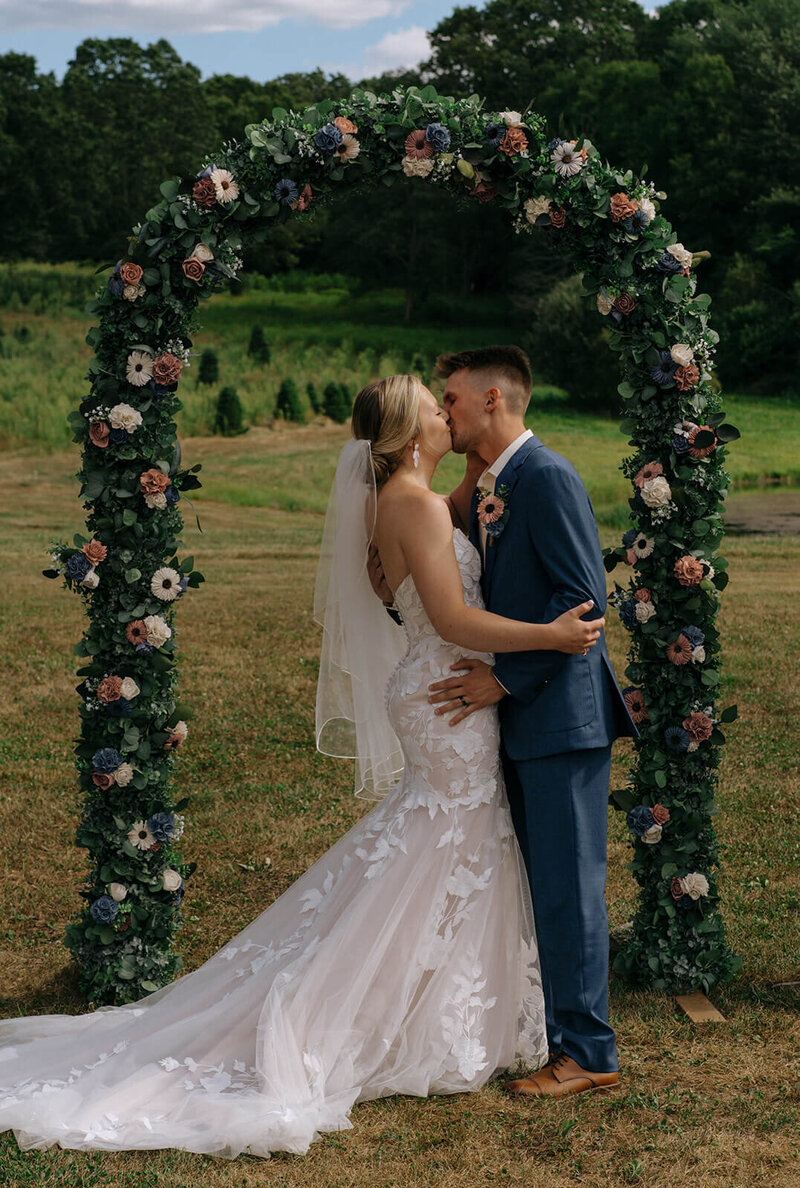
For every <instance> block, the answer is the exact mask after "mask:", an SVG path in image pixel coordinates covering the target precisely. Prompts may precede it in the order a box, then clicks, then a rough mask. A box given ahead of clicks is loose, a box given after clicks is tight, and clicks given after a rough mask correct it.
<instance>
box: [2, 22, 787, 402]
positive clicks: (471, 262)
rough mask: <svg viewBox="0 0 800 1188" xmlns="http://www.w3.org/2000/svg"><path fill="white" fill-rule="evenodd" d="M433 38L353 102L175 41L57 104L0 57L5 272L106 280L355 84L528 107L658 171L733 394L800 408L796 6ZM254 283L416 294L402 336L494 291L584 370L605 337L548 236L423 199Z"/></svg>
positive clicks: (304, 238)
mask: <svg viewBox="0 0 800 1188" xmlns="http://www.w3.org/2000/svg"><path fill="white" fill-rule="evenodd" d="M430 37H431V55H430V58H429V60H428V61H426V62H425V63H423V64H422V65H421V67H420V68H419V69H418V70H415V71H399V72H393V73H390V74H384V75H381V76H378V77H375V78H369V79H362V80H350V79H347V78H345V77H344V76H343V75H326V74H324V73H323V72H322V71H321V70H315V71H312V72H308V73H295V74H286V75H283V76H281V77H279V78H276V79H273V80H271V81H269V82H266V83H259V82H255V81H253V80H252V79H250V78H247V77H239V76H235V75H230V74H224V75H213V76H212V77H210V78H207V79H203V78H202V77H201V75H200V71H199V70H198V69H197V68H196V67H195V66H193V65H192V64H191V63H189V62H184V61H183V60H182V59H181V58H180V56H179V55H178V54H177V53H176V51H175V50H174V49H173V47H172V46H171V45H170V44H169V43H168V42H167V41H164V40H161V41H158V42H156V43H154V44H151V45H148V46H142V45H139V44H138V43H137V42H135V41H133V40H131V39H127V38H113V39H109V40H97V39H88V40H86V41H84V42H83V43H82V44H81V45H79V46H78V48H77V50H76V52H75V57H74V59H73V60H72V61H71V62H70V64H69V66H68V68H67V70H66V73H65V75H64V77H63V79H62V80H61V81H60V82H59V81H58V80H57V79H56V78H55V77H54V75H53V74H51V73H40V72H39V71H38V69H37V65H36V61H35V59H34V58H32V57H30V56H28V55H24V54H17V53H7V54H5V55H1V56H0V151H2V155H3V161H4V169H3V170H2V172H0V209H2V211H3V215H2V219H0V258H3V259H5V260H14V259H22V258H25V259H35V260H49V261H63V260H90V261H97V262H98V263H100V262H105V261H107V260H111V259H115V258H116V257H117V256H118V255H119V251H120V248H121V245H122V244H123V243H124V239H125V236H126V234H127V232H128V230H129V228H130V227H131V226H132V225H133V224H134V223H136V222H137V221H139V219H140V218H141V217H142V214H143V212H144V211H145V210H146V209H147V208H148V207H149V206H150V205H151V204H152V201H153V200H154V197H155V195H156V194H157V190H158V185H159V183H160V181H162V180H163V179H164V178H165V177H169V176H173V175H176V174H180V175H182V176H188V175H191V174H192V173H193V172H194V171H195V170H196V168H197V163H198V161H199V160H200V158H201V157H202V156H203V155H204V154H205V153H206V152H208V151H209V150H213V148H214V147H215V146H217V145H221V144H222V143H224V142H225V141H226V140H228V139H232V138H239V137H240V136H241V134H242V131H243V128H244V126H245V124H248V123H252V122H255V121H257V120H259V119H261V118H264V117H268V116H269V115H270V112H271V110H272V108H273V107H275V106H280V107H286V108H289V107H292V108H295V109H297V108H303V107H305V106H307V105H309V104H311V103H313V102H315V101H317V100H319V99H321V98H325V97H336V96H337V95H342V96H344V95H346V94H347V93H348V92H349V91H350V90H351V89H352V86H353V85H354V82H357V83H358V85H363V86H367V87H368V88H369V89H371V90H374V91H381V90H391V89H393V87H395V86H397V85H401V86H408V85H413V84H420V83H427V82H431V83H433V84H434V85H435V86H436V87H437V89H438V90H439V91H440V93H443V94H451V95H454V96H462V95H468V94H471V93H478V94H480V95H482V96H484V97H485V99H486V107H487V110H503V109H507V108H511V109H517V110H524V109H526V108H527V107H528V106H529V105H530V106H532V107H533V108H534V109H535V110H536V111H538V112H540V113H542V114H543V115H544V116H545V117H546V118H547V120H548V123H549V125H550V127H551V129H552V133H553V135H554V136H559V135H560V136H568V137H574V136H576V135H586V136H588V137H589V138H590V139H591V140H592V141H593V142H594V143H595V144H596V145H597V147H598V148H599V150H600V152H601V153H602V155H603V156H604V157H606V158H607V159H608V160H610V161H612V162H613V163H614V164H615V165H617V166H619V167H620V168H622V169H626V168H632V169H634V170H635V171H640V170H641V169H642V167H643V166H645V165H647V168H648V176H649V177H651V178H653V180H655V181H656V183H657V185H658V187H659V189H662V190H664V191H665V192H666V193H667V199H666V201H665V203H664V211H665V213H666V215H667V217H668V218H670V219H671V221H672V222H673V224H674V225H675V226H676V228H677V229H678V231H679V235H680V238H681V239H682V241H683V242H684V243H685V244H686V245H687V246H688V247H690V248H691V249H692V250H694V251H701V250H702V251H707V252H710V259H709V260H708V261H707V262H706V263H705V264H703V265H702V272H701V283H702V287H703V288H704V289H706V290H707V291H710V292H711V293H712V295H713V297H714V300H715V310H716V319H715V324H716V325H717V328H718V329H719V330H720V332H721V334H722V342H721V344H720V358H719V362H720V371H721V374H722V377H723V380H724V381H725V382H726V384H727V385H728V386H730V387H736V388H739V389H742V388H748V389H749V390H752V391H764V392H773V393H774V392H784V391H785V392H790V391H795V392H796V391H797V390H798V387H799V386H800V384H799V383H798V380H797V374H798V364H800V345H798V344H800V231H799V230H798V227H800V155H799V154H798V152H797V148H796V145H795V143H794V136H795V134H796V133H795V129H796V121H797V115H798V112H800V0H736V2H733V3H732V2H730V0H671V3H669V4H667V5H665V6H664V7H662V8H660V9H659V10H657V12H656V13H654V14H651V13H648V12H646V11H645V10H644V9H643V8H642V6H641V5H640V4H639V3H637V0H538V2H536V0H490V2H489V3H488V4H486V5H485V6H484V7H483V8H480V9H477V8H472V7H464V8H457V9H456V10H455V11H454V12H453V13H452V14H451V15H450V16H448V17H446V18H445V19H444V20H442V21H441V22H440V23H439V24H438V25H437V26H436V27H435V28H434V29H433V30H432V31H431V34H430ZM247 263H248V266H249V267H250V268H255V269H258V270H260V271H264V272H267V273H274V272H276V271H281V270H285V269H290V268H304V269H309V270H314V271H330V272H344V273H346V274H349V275H351V276H354V277H357V278H360V279H361V281H362V283H363V284H364V285H381V286H386V285H391V286H401V287H405V289H406V291H407V293H408V302H407V315H408V317H409V319H410V320H413V318H414V316H415V307H416V308H419V306H420V304H422V306H423V308H430V306H431V302H434V304H435V300H436V299H441V300H446V297H447V295H448V294H459V295H464V294H468V293H470V292H491V291H497V292H498V293H502V294H503V295H504V296H506V297H507V298H508V299H509V301H510V302H512V303H513V304H514V305H515V307H516V308H517V309H518V310H522V311H526V312H529V313H530V314H531V324H532V325H534V326H536V325H538V326H539V335H538V342H537V341H536V335H535V334H534V342H533V345H534V346H538V347H539V349H541V350H543V351H544V352H545V353H546V352H547V351H548V350H549V351H550V352H551V354H552V353H553V352H554V350H555V349H556V345H557V351H556V353H557V354H560V353H561V352H562V351H563V348H564V346H566V347H567V348H569V344H570V343H571V344H572V350H570V351H569V353H570V354H572V355H573V358H578V359H580V358H581V357H582V356H583V357H586V356H585V354H584V352H587V351H591V349H592V344H593V342H594V341H595V340H596V338H597V336H598V335H599V334H600V333H601V329H600V328H598V326H597V319H596V318H591V319H590V320H587V319H588V318H589V315H590V311H587V309H586V306H585V304H581V302H580V299H579V297H578V290H577V288H576V286H575V285H574V282H573V281H572V280H571V279H570V278H569V277H567V276H566V275H565V273H564V265H563V264H562V263H561V262H560V260H558V259H557V258H556V257H555V255H554V254H553V253H552V252H551V250H550V245H549V242H548V237H547V235H546V234H543V235H542V236H541V237H540V236H535V237H524V242H522V241H521V240H520V239H518V238H516V237H515V236H514V235H513V234H512V233H511V232H510V231H509V229H508V228H507V227H506V226H505V225H504V224H503V223H502V221H501V219H500V218H499V216H498V215H497V214H496V213H495V212H493V211H492V210H491V208H488V207H481V208H480V209H478V208H475V209H471V210H465V211H461V212H454V211H453V210H452V209H451V204H450V202H449V201H448V199H447V198H446V196H444V195H441V194H439V193H437V192H435V191H434V190H433V188H432V187H425V186H424V185H413V184H409V185H404V186H402V187H400V188H399V189H397V190H393V191H390V192H388V193H387V192H385V191H384V192H381V193H374V194H370V193H367V194H365V195H363V197H362V199H361V200H360V201H359V202H358V203H355V204H352V203H350V204H342V205H340V206H338V207H332V208H329V209H327V210H320V211H318V212H317V213H316V214H315V216H314V218H310V219H305V220H297V221H295V222H290V223H289V224H287V225H286V226H284V227H282V228H281V229H280V230H279V232H278V233H276V235H275V236H273V237H271V238H270V241H269V242H268V243H266V244H264V245H259V246H258V248H256V249H254V251H253V253H252V255H251V257H250V258H249V259H248V261H247ZM554 336H555V338H554ZM559 336H560V337H559ZM556 340H557V343H556ZM576 348H577V349H576ZM553 378H556V377H553Z"/></svg>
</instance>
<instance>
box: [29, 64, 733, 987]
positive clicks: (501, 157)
mask: <svg viewBox="0 0 800 1188" xmlns="http://www.w3.org/2000/svg"><path fill="white" fill-rule="evenodd" d="M482 108H483V103H482V100H481V99H480V98H479V97H478V96H475V95H473V96H471V97H470V98H469V99H465V100H460V101H453V100H452V99H447V98H443V97H441V96H439V95H438V94H437V93H436V91H435V90H434V89H433V87H425V88H423V89H418V88H414V87H412V88H410V89H409V90H407V91H395V92H394V93H393V94H392V95H391V96H386V95H382V96H375V95H373V94H371V93H369V92H367V91H355V92H354V93H353V94H352V96H351V97H350V99H349V100H347V101H344V102H341V103H336V102H334V101H332V100H326V101H325V102H323V103H318V104H317V105H316V106H314V107H311V108H309V109H308V110H307V111H304V112H292V111H284V110H283V109H281V108H276V109H275V110H274V111H273V113H272V119H271V120H268V121H267V120H265V121H264V122H262V123H260V124H250V125H248V127H247V128H246V129H245V135H244V138H243V139H242V140H240V141H236V142H231V143H228V144H227V145H226V146H225V148H224V149H223V150H222V151H220V152H217V153H216V154H214V155H213V156H209V157H208V159H207V164H206V166H205V167H204V168H203V169H202V170H201V171H200V172H199V173H198V174H197V176H196V177H195V178H193V179H191V180H190V181H188V182H184V181H182V179H180V178H173V179H170V180H168V181H165V182H164V183H163V184H162V185H161V200H160V201H159V202H158V203H157V204H156V205H155V206H153V207H152V208H151V209H150V210H149V211H147V213H146V215H145V216H144V220H143V221H142V223H141V224H139V225H138V226H137V227H135V228H134V230H133V233H132V235H131V237H130V240H129V243H128V249H127V254H126V257H125V259H123V260H121V261H120V262H119V263H118V264H117V266H116V268H115V269H114V271H113V275H112V276H111V277H110V279H109V280H108V283H107V284H106V285H104V286H103V288H102V289H101V290H100V291H99V292H98V295H97V297H96V299H95V300H94V301H93V302H92V303H91V304H90V306H89V311H90V312H92V313H95V314H97V315H98V316H99V325H98V326H95V327H93V328H92V329H91V330H90V332H89V335H88V339H87V341H88V342H89V344H90V345H91V346H92V347H93V348H94V352H95V358H94V361H93V363H92V365H91V368H90V371H89V380H90V384H91V391H90V393H89V394H88V395H87V396H86V397H85V399H84V400H83V401H82V402H81V404H80V407H79V409H77V410H76V411H75V412H73V413H71V414H70V418H69V420H70V424H71V425H72V428H73V429H74V432H75V441H77V442H80V443H81V444H82V446H83V461H82V469H81V471H80V476H79V477H80V478H81V482H82V486H81V499H82V501H83V503H84V506H85V508H86V513H87V528H88V535H87V536H83V535H76V536H75V537H74V540H73V544H72V545H66V544H59V545H58V546H57V547H56V548H55V551H54V552H53V557H52V568H51V569H49V570H46V571H45V573H46V574H47V575H48V576H51V577H58V576H63V577H64V580H65V583H66V584H67V586H68V587H70V588H72V589H75V590H77V591H78V592H80V594H81V595H82V597H83V599H84V601H85V605H86V611H87V615H88V620H89V621H88V626H87V628H86V630H85V632H84V635H83V637H82V639H81V641H80V643H79V644H78V645H77V647H76V651H77V653H78V655H79V656H80V657H81V659H82V661H83V666H82V667H81V668H80V670H79V676H80V677H81V678H82V684H81V685H80V686H79V692H80V693H81V696H82V702H81V706H80V715H81V738H80V740H79V741H78V745H77V747H76V755H77V768H78V773H79V775H78V778H79V784H80V787H81V789H82V790H83V792H84V795H85V807H84V811H83V815H82V817H81V820H80V823H79V825H78V828H77V835H76V841H77V844H78V845H79V846H83V847H86V848H87V849H88V850H89V854H90V860H91V861H90V867H91V868H90V872H89V875H88V878H87V881H86V884H85V886H84V889H83V892H82V895H83V898H84V900H85V903H84V905H83V908H82V910H81V912H80V915H79V917H78V918H77V919H76V921H75V922H74V923H73V924H71V925H70V926H69V927H68V929H67V938H66V943H67V945H68V947H69V948H70V950H71V952H72V954H73V956H74V958H75V959H76V961H77V962H78V964H79V966H80V971H81V985H82V989H83V991H84V993H85V994H86V996H87V998H88V999H89V1000H90V1001H93V1002H97V1003H104V1002H113V1001H116V1002H125V1001H132V1000H135V999H137V998H139V997H140V996H141V995H142V994H144V993H147V992H150V991H153V990H155V989H157V988H158V987H159V986H161V985H163V984H165V983H166V982H167V981H169V980H170V979H171V978H172V977H173V976H174V975H175V973H176V972H177V971H178V969H179V968H180V959H179V957H178V956H177V955H176V954H175V953H174V951H173V950H172V947H171V946H172V939H173V934H174V931H175V927H176V924H177V922H178V918H179V910H180V902H181V898H182V896H183V887H184V882H185V880H186V879H188V878H189V877H190V876H191V873H192V871H193V869H194V864H187V863H186V862H184V861H183V859H182V857H181V854H180V852H179V849H178V844H177V843H178V839H179V837H180V834H181V832H182V816H181V811H182V810H183V809H184V808H185V807H186V801H185V800H180V799H177V798H176V791H175V780H174V775H175V772H174V768H175V750H176V748H177V747H178V746H179V745H180V744H181V743H182V742H183V741H184V739H185V737H186V734H187V728H186V725H185V722H184V718H185V716H186V714H185V712H184V711H183V710H182V709H181V707H180V705H179V703H178V701H177V671H176V639H175V635H174V634H173V628H174V618H175V610H176V607H177V603H178V601H179V599H180V598H182V597H185V596H186V593H187V592H188V591H191V590H192V589H194V588H196V587H197V586H198V585H199V584H200V582H201V581H202V580H203V579H202V575H201V574H199V573H198V572H197V571H196V570H195V569H194V566H193V559H192V558H191V557H183V558H182V559H179V555H178V554H179V550H180V548H181V544H182V542H181V540H180V532H181V528H182V517H181V506H180V499H181V495H182V494H183V493H185V492H187V491H189V490H191V489H193V488H196V487H199V486H200V482H199V479H198V478H197V473H196V472H197V471H198V470H199V469H200V468H199V466H194V467H191V468H189V469H182V468H181V451H180V446H179V444H178V441H177V436H176V426H175V422H174V419H173V418H174V416H175V413H176V412H177V410H178V409H179V408H180V402H179V399H178V394H177V392H178V388H179V384H180V379H181V372H182V370H183V367H184V366H185V364H186V362H187V358H188V353H189V348H190V346H191V345H192V336H193V333H194V330H195V327H196V321H195V314H196V309H197V306H198V302H199V301H200V299H201V298H204V297H207V296H209V295H210V294H211V293H212V292H213V291H214V290H215V288H217V287H218V286H219V285H220V284H221V283H224V282H225V281H226V280H227V279H228V278H231V277H235V276H236V275H237V273H238V271H239V269H240V268H241V265H242V259H241V250H242V245H243V243H248V242H249V243H253V242H257V241H258V240H260V239H263V238H264V237H266V236H268V235H269V233H270V229H271V228H272V227H273V226H274V225H275V224H276V222H280V221H284V220H287V219H295V218H302V217H303V214H304V212H305V211H306V210H307V209H308V207H309V206H310V204H311V203H318V202H321V201H324V200H325V199H326V198H327V197H328V196H330V195H331V194H333V193H334V192H336V191H340V190H342V189H343V188H348V189H356V190H357V189H360V188H363V187H365V186H387V187H389V186H391V185H393V184H394V183H395V182H396V181H398V180H402V178H403V177H418V178H424V179H425V181H426V183H427V184H429V185H435V186H439V187H442V188H444V189H445V190H448V191H450V192H451V193H453V194H454V195H456V196H458V197H460V198H461V199H462V200H463V201H467V202H469V201H477V202H481V203H492V204H494V205H495V206H499V207H501V208H502V209H503V210H504V211H505V212H506V213H507V215H508V218H509V219H510V220H511V223H512V225H513V227H514V230H515V231H517V232H518V233H519V234H528V233H531V232H533V231H534V229H536V230H537V232H538V230H539V227H540V226H544V227H545V228H547V230H548V233H550V234H553V235H555V236H558V238H559V240H560V243H561V244H562V246H563V249H564V250H565V251H566V253H567V254H568V257H569V258H570V259H571V260H572V262H573V263H574V264H575V265H576V267H577V268H578V269H579V270H580V271H581V272H582V273H583V276H584V287H585V292H586V295H587V298H588V299H590V300H595V301H596V303H597V308H598V311H599V315H602V316H603V317H605V318H607V319H608V321H609V323H610V327H609V331H610V332H609V339H610V345H611V349H612V350H613V351H615V352H616V353H617V354H618V355H619V360H620V366H621V382H620V385H619V394H620V397H621V402H622V405H623V407H624V419H623V420H622V423H621V429H622V431H623V433H625V434H626V436H627V437H628V438H629V442H630V446H631V452H630V454H629V456H628V457H627V458H626V459H625V460H624V462H623V464H622V468H623V471H624V473H625V475H626V476H627V477H628V478H629V479H630V480H631V498H630V501H629V502H630V508H631V517H630V518H631V527H630V529H629V531H628V532H626V533H625V535H624V536H623V538H622V541H621V543H620V545H619V546H618V547H616V548H611V549H607V550H606V551H605V552H606V568H607V569H608V570H612V569H614V567H615V566H616V565H618V564H627V565H628V566H629V567H630V568H629V570H628V573H629V575H630V576H629V577H628V580H627V583H626V585H625V587H624V588H623V587H621V586H619V585H617V587H616V593H615V595H614V596H612V598H613V599H614V601H615V603H616V605H617V606H618V609H619V614H620V616H621V619H622V621H623V623H624V624H625V626H626V627H627V628H628V629H629V631H630V633H631V643H630V652H629V663H628V667H627V669H626V678H627V680H628V681H629V682H630V687H629V688H628V689H626V691H625V696H626V700H627V702H628V705H629V708H630V710H631V712H632V714H633V716H634V718H635V719H636V720H637V721H638V723H639V727H640V730H641V737H640V739H639V741H638V742H637V744H636V750H637V760H636V764H635V767H634V768H633V769H632V770H631V772H630V775H629V784H628V786H627V787H626V788H625V789H622V790H619V791H616V792H614V793H613V794H612V798H613V800H614V803H615V805H616V807H618V808H620V809H621V810H623V811H625V812H626V813H627V823H628V827H629V829H630V834H631V845H632V855H633V857H632V863H631V868H632V870H633V873H634V877H635V878H636V880H637V882H638V883H639V885H640V901H639V907H638V911H637V913H636V917H635V920H634V925H633V931H632V934H631V936H630V938H629V940H628V942H627V944H626V946H625V948H624V949H623V950H622V951H621V952H620V953H619V955H618V956H617V958H616V968H617V970H618V971H619V972H621V973H622V974H624V975H627V976H628V977H629V978H631V979H632V980H633V981H634V982H636V983H638V984H640V985H650V986H653V987H655V988H658V989H663V990H669V991H687V990H694V989H698V988H703V989H708V987H710V986H711V985H713V984H714V983H715V982H717V981H719V980H723V979H726V978H728V977H730V976H731V975H732V973H733V972H734V971H735V970H736V968H737V967H738V959H737V958H736V957H734V956H733V955H732V954H731V953H730V952H729V950H728V949H727V947H726V943H725V935H724V926H723V922H722V918H721V915H720V911H719V901H718V895H717V887H716V879H715V873H714V872H715V866H716V859H717V848H716V842H715V837H714V830H713V826H712V821H711V815H712V812H713V804H714V792H715V787H716V782H717V770H718V765H719V759H720V747H721V745H722V744H723V743H724V741H725V739H724V736H723V733H722V730H721V726H722V724H723V723H726V722H730V721H732V720H733V719H734V718H735V717H736V709H735V707H730V708H728V709H725V710H723V711H721V712H719V711H718V710H717V708H716V694H717V691H718V686H719V682H720V644H719V637H718V634H717V631H716V628H715V625H714V623H715V618H716V614H717V609H718V603H719V592H720V591H721V590H723V589H724V587H725V585H726V582H727V573H726V562H725V560H724V559H723V558H722V557H721V556H720V555H719V551H718V550H719V546H720V543H721V539H722V521H721V510H722V502H723V499H724V497H725V494H726V487H727V476H726V475H725V472H724V470H723V460H724V453H725V447H726V444H727V443H728V442H730V441H732V440H734V439H735V438H736V437H738V433H737V431H736V430H735V429H734V428H733V427H732V426H730V425H726V424H724V423H723V421H724V419H723V415H722V412H721V411H720V400H719V396H718V395H717V392H716V391H715V389H714V387H712V385H711V382H710V381H711V375H710V373H711V367H712V362H711V360H712V355H713V350H714V344H715V343H716V341H717V335H716V334H715V333H714V331H713V330H712V329H711V328H710V326H709V322H708V307H709V302H710V298H709V297H707V296H704V295H697V293H696V279H695V275H694V273H693V272H692V262H693V258H692V253H691V252H689V251H687V250H686V248H684V247H683V246H682V245H681V244H680V243H678V242H676V235H675V233H674V231H673V230H672V228H671V226H670V224H669V223H668V222H667V220H666V219H665V218H663V217H662V216H661V215H660V214H659V211H658V205H659V200H660V199H662V198H663V197H664V195H663V194H659V193H658V192H657V191H656V189H655V187H654V186H653V185H652V183H648V182H645V181H644V180H642V179H641V178H636V177H634V175H633V174H632V173H631V172H630V171H628V172H626V173H621V172H619V171H617V170H615V169H614V168H613V167H611V166H609V165H608V164H607V163H605V162H603V161H602V160H601V158H600V156H599V155H598V153H597V150H596V149H595V148H594V147H593V145H592V144H591V143H590V142H589V141H588V140H585V139H584V140H578V141H565V140H561V139H556V140H550V141H548V140H547V138H546V135H545V133H544V120H543V119H542V118H541V117H540V116H538V115H536V114H535V113H526V114H525V115H520V114H519V113H517V112H503V113H501V114H499V115H492V114H487V113H485V112H484V111H483V110H482ZM190 596H191V594H190Z"/></svg>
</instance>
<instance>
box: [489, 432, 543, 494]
mask: <svg viewBox="0 0 800 1188" xmlns="http://www.w3.org/2000/svg"><path fill="white" fill-rule="evenodd" d="M529 437H533V433H532V432H531V430H530V429H525V430H524V431H523V432H522V433H520V435H519V437H515V438H514V440H513V441H512V442H511V445H507V446H506V448H505V449H504V450H503V452H502V454H501V455H500V457H499V458H495V460H494V462H493V463H492V464H491V466H487V467H486V469H485V470H484V472H483V474H482V475H481V477H480V478H479V479H478V486H479V487H487V486H488V485H489V478H491V479H493V480H494V481H496V480H497V479H498V478H499V476H500V474H501V473H502V471H503V469H504V467H506V466H507V465H508V463H509V462H510V461H511V459H512V458H513V457H514V455H515V454H516V452H517V450H518V449H519V447H520V446H521V445H522V443H523V442H525V441H527V440H528V438H529Z"/></svg>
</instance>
